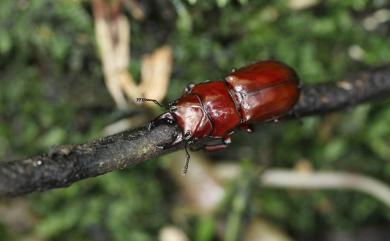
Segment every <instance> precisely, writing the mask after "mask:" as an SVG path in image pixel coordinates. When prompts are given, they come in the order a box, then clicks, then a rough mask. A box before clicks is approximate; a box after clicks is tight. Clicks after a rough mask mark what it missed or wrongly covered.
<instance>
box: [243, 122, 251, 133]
mask: <svg viewBox="0 0 390 241" xmlns="http://www.w3.org/2000/svg"><path fill="white" fill-rule="evenodd" d="M240 127H241V128H242V129H243V130H244V131H246V132H247V133H252V132H253V126H252V125H250V124H241V126H240Z"/></svg>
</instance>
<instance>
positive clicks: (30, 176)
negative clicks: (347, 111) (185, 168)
mask: <svg viewBox="0 0 390 241" xmlns="http://www.w3.org/2000/svg"><path fill="white" fill-rule="evenodd" d="M388 93H390V65H387V66H383V67H381V68H378V69H374V70H368V71H363V72H361V73H359V74H357V75H354V76H352V77H350V78H347V79H345V80H343V81H340V82H337V83H326V84H321V85H315V86H304V87H302V92H301V97H300V100H299V102H298V103H297V105H296V106H295V107H294V108H293V110H292V111H290V112H289V113H288V114H287V117H288V118H296V117H302V116H310V115H318V114H324V113H328V112H331V111H335V110H340V109H344V108H347V107H351V106H354V105H357V104H359V103H361V102H363V101H367V100H374V99H377V98H378V97H386V95H387V94H388ZM179 132H180V129H179V128H178V127H177V126H175V125H172V126H167V125H159V126H157V127H156V128H154V129H152V130H151V131H149V130H148V129H147V128H146V127H142V128H138V129H135V130H129V131H125V132H122V133H119V134H116V135H112V136H108V137H104V138H101V139H98V140H95V141H92V142H90V143H86V144H79V145H64V146H60V147H58V148H55V149H54V150H52V151H50V152H49V153H47V154H42V155H38V156H34V157H30V158H26V159H24V160H17V161H10V162H1V163H0V196H1V197H7V196H16V195H21V194H25V193H30V192H34V191H45V190H48V189H52V188H58V187H66V186H69V185H71V184H72V183H74V182H76V181H79V180H82V179H85V178H89V177H94V176H98V175H101V174H104V173H107V172H111V171H114V170H118V169H123V168H126V167H130V166H134V165H136V164H138V163H141V162H143V161H145V160H148V159H151V158H155V157H158V156H161V155H163V154H165V153H168V152H172V151H175V150H177V149H179V148H181V146H176V147H174V148H171V149H168V150H161V149H160V148H158V147H157V146H162V145H166V144H169V143H171V142H172V141H173V140H174V137H175V136H176V135H177V134H178V133H179Z"/></svg>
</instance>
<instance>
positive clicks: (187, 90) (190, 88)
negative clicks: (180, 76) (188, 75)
mask: <svg viewBox="0 0 390 241" xmlns="http://www.w3.org/2000/svg"><path fill="white" fill-rule="evenodd" d="M194 86H195V84H194V83H189V84H188V85H187V86H186V87H185V88H184V93H186V94H188V93H190V92H191V90H192V89H193V88H194Z"/></svg>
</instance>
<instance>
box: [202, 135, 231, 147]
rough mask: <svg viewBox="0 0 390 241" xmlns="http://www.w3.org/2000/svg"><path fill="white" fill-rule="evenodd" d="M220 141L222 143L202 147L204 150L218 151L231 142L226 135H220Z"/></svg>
mask: <svg viewBox="0 0 390 241" xmlns="http://www.w3.org/2000/svg"><path fill="white" fill-rule="evenodd" d="M222 141H223V143H222V144H214V145H205V146H204V149H205V150H206V151H219V150H222V149H224V148H226V147H227V146H228V145H229V144H230V143H232V139H231V138H230V136H228V135H227V136H224V137H222Z"/></svg>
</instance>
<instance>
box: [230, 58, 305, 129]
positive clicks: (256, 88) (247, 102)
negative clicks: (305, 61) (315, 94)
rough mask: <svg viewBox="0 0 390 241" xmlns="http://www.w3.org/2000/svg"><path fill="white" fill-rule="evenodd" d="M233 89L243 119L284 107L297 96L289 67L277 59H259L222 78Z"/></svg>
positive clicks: (257, 119) (274, 112)
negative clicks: (259, 60)
mask: <svg viewBox="0 0 390 241" xmlns="http://www.w3.org/2000/svg"><path fill="white" fill-rule="evenodd" d="M225 80H226V82H227V83H228V84H229V85H230V86H231V88H232V89H233V90H234V93H235V96H236V98H237V101H236V102H237V103H238V104H239V105H240V112H241V116H242V120H243V122H249V123H251V122H261V121H266V120H268V119H271V118H277V117H278V116H280V115H281V114H283V113H284V112H286V111H288V110H289V109H290V108H291V107H292V106H293V105H294V104H295V103H296V101H297V99H298V96H299V88H298V77H297V74H296V73H295V72H294V70H293V69H291V68H290V67H288V66H286V65H284V64H282V63H280V62H277V61H261V62H258V63H255V64H252V65H249V66H248V67H244V68H242V69H239V70H237V71H235V72H233V73H231V74H229V75H228V76H227V77H226V78H225Z"/></svg>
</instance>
